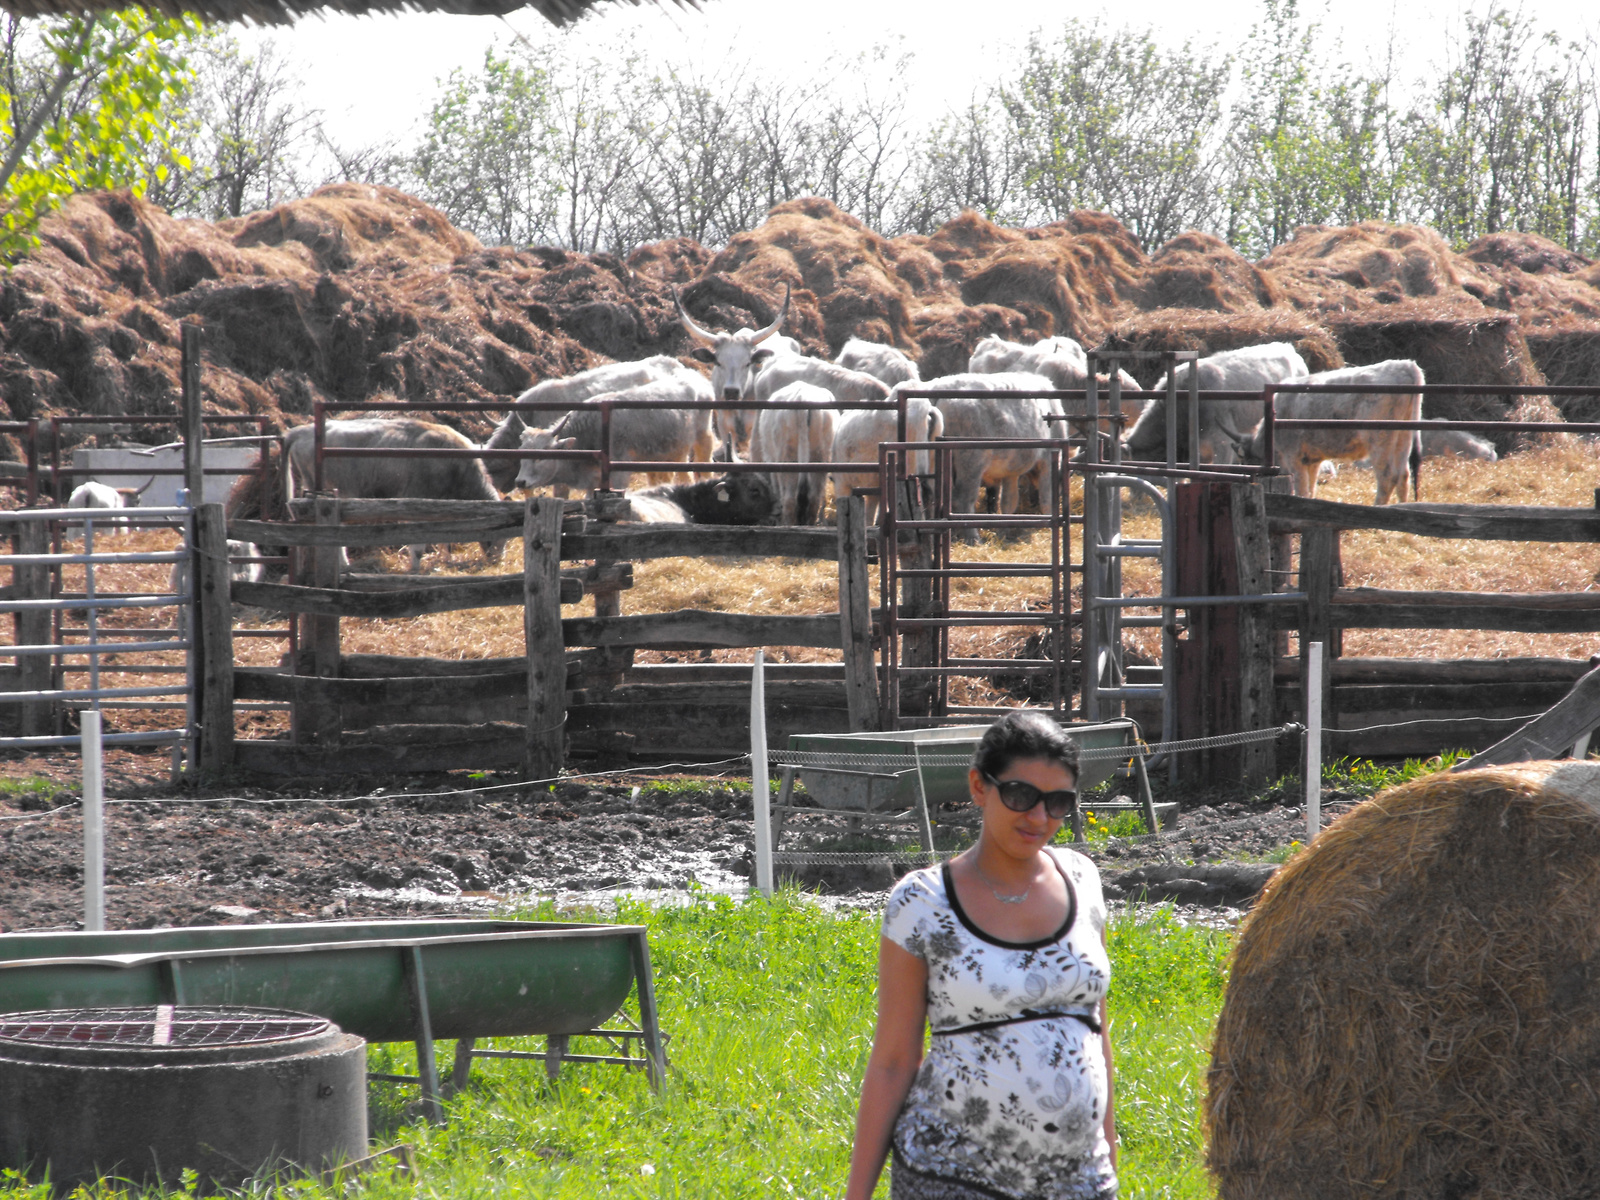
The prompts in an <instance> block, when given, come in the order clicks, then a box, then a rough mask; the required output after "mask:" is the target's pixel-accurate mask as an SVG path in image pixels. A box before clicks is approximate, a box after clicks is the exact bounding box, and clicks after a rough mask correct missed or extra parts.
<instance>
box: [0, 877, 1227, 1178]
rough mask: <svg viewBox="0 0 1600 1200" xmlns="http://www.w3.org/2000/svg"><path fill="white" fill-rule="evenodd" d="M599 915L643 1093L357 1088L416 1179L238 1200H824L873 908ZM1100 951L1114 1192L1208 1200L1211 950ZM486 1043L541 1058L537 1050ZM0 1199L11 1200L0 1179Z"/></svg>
mask: <svg viewBox="0 0 1600 1200" xmlns="http://www.w3.org/2000/svg"><path fill="white" fill-rule="evenodd" d="M526 915H530V916H541V917H550V916H553V915H554V914H553V913H551V912H550V911H549V910H539V911H536V912H532V913H529V914H526ZM604 916H605V918H607V919H611V918H615V919H618V920H623V921H636V922H642V923H644V924H645V925H647V926H648V927H649V929H650V948H651V954H652V957H653V960H654V965H655V975H656V989H657V996H658V998H659V1002H660V1007H661V1020H662V1026H663V1028H664V1029H665V1030H667V1031H668V1032H669V1033H670V1034H671V1038H672V1040H671V1042H670V1043H669V1047H668V1049H669V1054H670V1056H671V1059H672V1070H671V1071H670V1073H669V1078H668V1081H667V1084H666V1086H665V1088H664V1089H663V1090H662V1092H661V1093H660V1094H659V1095H657V1094H654V1093H652V1092H651V1091H650V1089H649V1087H648V1086H647V1084H646V1081H645V1079H644V1077H643V1075H642V1074H640V1073H637V1072H631V1071H625V1070H622V1069H619V1068H615V1067H604V1066H583V1065H578V1066H568V1067H566V1068H564V1069H563V1071H562V1073H561V1077H560V1079H559V1080H557V1081H556V1082H555V1083H553V1084H552V1083H550V1082H549V1081H548V1080H546V1078H545V1074H544V1068H543V1065H542V1064H541V1063H537V1062H510V1061H490V1062H486V1063H483V1064H482V1065H481V1067H480V1066H475V1067H474V1072H473V1083H472V1086H471V1088H470V1089H468V1090H467V1091H466V1092H464V1093H462V1094H461V1095H459V1096H457V1097H455V1098H454V1099H452V1100H451V1101H449V1103H448V1111H449V1123H448V1124H447V1125H446V1126H444V1127H443V1128H435V1127H432V1126H430V1125H427V1124H425V1123H423V1122H421V1121H420V1120H418V1119H417V1118H416V1117H415V1116H414V1115H408V1108H407V1102H408V1101H409V1100H410V1099H411V1098H413V1097H414V1096H415V1092H414V1091H411V1090H409V1089H402V1088H396V1087H392V1086H388V1085H381V1084H380V1085H374V1086H373V1092H374V1094H375V1096H378V1097H379V1105H378V1113H377V1115H378V1117H379V1118H380V1119H381V1120H382V1122H383V1124H384V1125H385V1126H386V1127H385V1128H381V1129H379V1128H375V1130H374V1139H375V1140H376V1141H378V1143H379V1144H380V1145H385V1146H386V1145H389V1144H392V1143H394V1142H397V1141H407V1142H411V1143H413V1144H414V1145H415V1147H416V1150H417V1166H418V1172H417V1176H416V1178H415V1179H412V1180H409V1181H408V1180H404V1179H399V1178H394V1177H390V1176H377V1177H372V1178H369V1180H367V1181H366V1182H364V1183H362V1184H360V1185H348V1186H347V1188H346V1189H345V1190H342V1191H336V1190H335V1189H332V1188H328V1187H323V1186H321V1185H318V1184H315V1183H311V1182H298V1183H293V1182H291V1183H284V1184H279V1185H277V1186H275V1187H274V1186H271V1185H264V1186H262V1187H260V1188H258V1189H252V1190H253V1191H256V1192H257V1193H258V1194H264V1193H266V1192H273V1193H275V1194H278V1195H282V1196H284V1197H289V1196H293V1197H297V1198H302V1197H303V1198H304V1200H325V1198H326V1200H333V1197H334V1196H335V1195H337V1196H339V1197H340V1198H341V1200H342V1198H343V1197H345V1196H347V1195H350V1194H351V1193H352V1192H354V1191H360V1192H364V1193H365V1194H367V1195H370V1196H371V1197H373V1198H375V1200H388V1198H389V1197H402V1196H403V1197H407V1198H412V1197H426V1198H427V1200H442V1198H446V1197H448V1198H449V1200H478V1198H479V1197H482V1198H484V1200H487V1198H488V1197H491V1196H493V1197H503V1196H517V1197H521V1196H528V1197H541V1198H542V1197H549V1198H552V1200H595V1198H596V1197H602V1196H603V1197H608V1198H609V1197H619V1198H630V1197H636V1198H645V1197H649V1198H652V1200H668V1198H671V1200H701V1198H703V1197H717V1198H718V1200H736V1198H744V1197H750V1198H757V1197H760V1198H766V1197H786V1196H796V1197H817V1198H819V1200H820V1198H823V1197H828V1198H832V1197H837V1196H838V1195H839V1194H840V1193H841V1192H842V1190H843V1185H844V1178H845V1172H846V1168H847V1164H848V1161H849V1153H850V1137H851V1131H852V1128H853V1125H854V1120H855V1110H856V1100H857V1089H858V1088H859V1086H860V1080H861V1074H862V1071H863V1069H864V1068H865V1065H866V1059H867V1054H868V1051H869V1050H870V1048H871V1037H872V1024H873V1015H874V1002H875V1001H874V987H875V980H876V954H877V941H878V919H879V918H878V914H876V913H842V914H837V915H833V914H828V913H825V912H823V911H822V910H820V909H818V908H817V907H816V906H814V905H812V904H810V903H808V902H807V901H806V900H804V899H803V898H801V897H798V896H796V895H795V894H794V893H792V892H791V893H780V894H779V896H778V897H777V898H775V899H774V900H773V901H772V902H770V903H764V902H759V901H758V902H752V903H748V904H735V903H733V902H732V901H730V900H728V899H727V898H725V897H719V898H707V899H704V900H701V901H697V902H694V903H692V904H690V905H687V906H684V907H679V908H661V909H652V908H647V907H644V906H641V905H632V904H624V905H622V906H621V907H620V908H619V909H618V910H617V911H616V912H614V913H613V912H607V913H605V914H604ZM1108 939H1109V943H1110V946H1111V953H1112V959H1113V964H1114V965H1113V978H1114V986H1113V993H1112V1001H1111V1017H1112V1036H1113V1039H1114V1042H1115V1046H1116V1054H1117V1116H1118V1125H1119V1127H1120V1131H1121V1137H1122V1148H1123V1149H1122V1152H1123V1160H1122V1175H1123V1189H1122V1195H1123V1196H1124V1197H1195V1198H1200V1197H1209V1196H1211V1195H1212V1191H1211V1188H1210V1185H1209V1183H1208V1181H1207V1179H1206V1176H1205V1173H1204V1171H1203V1169H1202V1168H1201V1166H1200V1155H1201V1137H1200V1127H1199V1119H1198V1111H1199V1099H1200V1088H1201V1086H1202V1081H1203V1076H1204V1069H1205V1062H1206V1044H1207V1039H1208V1038H1209V1035H1210V1030H1211V1026H1212V1024H1213V1022H1214V1021H1215V1018H1216V1013H1217V1011H1218V1008H1219V1006H1220V1001H1221V994H1222V987H1223V981H1224V958H1225V955H1226V952H1227V949H1228V939H1227V937H1226V935H1224V934H1220V933H1217V932H1214V931H1208V930H1197V929H1190V928H1186V927H1184V926H1182V925H1180V924H1178V922H1177V921H1176V920H1175V919H1174V918H1173V917H1172V915H1171V913H1170V912H1166V911H1163V910H1157V911H1156V912H1155V914H1154V915H1148V914H1147V915H1144V916H1141V917H1138V918H1135V917H1133V916H1131V915H1118V916H1116V917H1115V918H1114V919H1113V921H1112V923H1111V927H1110V930H1109V933H1108ZM496 1045H499V1046H501V1047H503V1048H504V1047H511V1046H521V1047H523V1048H527V1049H542V1046H543V1040H542V1039H523V1040H520V1041H519V1040H516V1039H507V1040H505V1041H501V1042H497V1043H496ZM440 1049H441V1051H442V1052H443V1054H442V1056H443V1058H444V1060H445V1061H444V1062H443V1063H442V1064H441V1065H442V1066H443V1067H444V1068H445V1069H446V1070H448V1060H449V1052H448V1047H445V1046H443V1045H441V1047H440ZM574 1049H575V1050H576V1049H581V1047H577V1046H575V1047H574ZM371 1059H372V1069H373V1070H379V1071H384V1070H389V1071H408V1070H410V1069H412V1067H413V1064H414V1057H413V1055H412V1054H411V1052H410V1048H409V1047H407V1046H405V1045H403V1044H402V1045H394V1046H381V1047H374V1048H373V1050H372V1051H371ZM0 1194H5V1195H9V1196H11V1197H21V1196H23V1195H24V1194H26V1193H25V1189H24V1188H23V1187H22V1186H20V1185H19V1184H18V1183H17V1181H16V1180H15V1179H14V1178H13V1179H11V1180H7V1181H0ZM38 1194H39V1193H37V1192H35V1193H34V1195H38ZM887 1194H888V1185H887V1176H885V1181H884V1183H883V1184H882V1185H881V1186H880V1190H879V1196H887Z"/></svg>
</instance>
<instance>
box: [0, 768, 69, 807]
mask: <svg viewBox="0 0 1600 1200" xmlns="http://www.w3.org/2000/svg"><path fill="white" fill-rule="evenodd" d="M77 798H78V794H77V792H75V791H73V790H72V789H71V788H70V787H67V786H65V785H63V784H60V783H57V782H56V781H55V780H53V779H46V778H45V777H44V776H43V775H24V776H23V777H22V778H20V779H0V801H7V802H9V803H11V804H13V805H15V806H16V807H17V808H20V809H22V810H23V811H24V812H46V811H48V810H49V809H52V808H60V807H61V806H62V805H64V804H71V803H72V802H73V801H75V800H76V799H77Z"/></svg>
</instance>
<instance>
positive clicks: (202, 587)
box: [191, 504, 234, 771]
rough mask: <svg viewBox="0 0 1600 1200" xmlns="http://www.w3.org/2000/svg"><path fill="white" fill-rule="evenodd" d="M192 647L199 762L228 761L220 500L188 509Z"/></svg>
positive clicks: (229, 638) (227, 638)
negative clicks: (191, 527) (190, 520)
mask: <svg viewBox="0 0 1600 1200" xmlns="http://www.w3.org/2000/svg"><path fill="white" fill-rule="evenodd" d="M194 544H195V554H194V559H193V563H194V567H195V573H194V596H195V604H194V614H195V620H194V621H193V622H192V623H191V628H193V629H195V630H197V632H196V634H195V635H194V636H195V637H196V639H197V640H196V643H195V650H194V652H197V653H198V654H199V655H200V669H199V671H197V672H196V679H197V681H198V683H199V685H200V695H199V697H198V700H199V709H200V765H201V766H202V767H203V768H204V769H206V770H207V771H218V770H221V769H222V768H224V767H228V766H231V765H232V764H233V733H234V730H233V605H232V601H231V594H230V591H231V574H230V572H229V569H228V521H227V516H226V515H225V514H224V513H223V510H222V505H220V504H203V505H200V506H199V507H198V508H196V509H195V514H194Z"/></svg>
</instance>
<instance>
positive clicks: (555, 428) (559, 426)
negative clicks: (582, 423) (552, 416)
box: [550, 409, 572, 438]
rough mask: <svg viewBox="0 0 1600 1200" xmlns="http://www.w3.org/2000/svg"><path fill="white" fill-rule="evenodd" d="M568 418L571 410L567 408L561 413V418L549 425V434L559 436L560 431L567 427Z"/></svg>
mask: <svg viewBox="0 0 1600 1200" xmlns="http://www.w3.org/2000/svg"><path fill="white" fill-rule="evenodd" d="M570 420H572V412H571V410H570V409H569V410H568V411H567V412H565V413H563V414H562V415H561V420H559V421H557V422H556V423H555V424H554V425H552V426H550V436H551V437H553V438H555V437H560V436H561V431H562V430H563V429H565V428H566V427H567V422H568V421H570Z"/></svg>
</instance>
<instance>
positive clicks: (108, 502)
mask: <svg viewBox="0 0 1600 1200" xmlns="http://www.w3.org/2000/svg"><path fill="white" fill-rule="evenodd" d="M151 478H152V480H153V479H154V476H152V477H151ZM149 486H150V484H149V483H146V484H145V485H144V487H145V488H147V487H149ZM143 491H144V488H139V489H138V490H134V489H132V488H114V487H111V486H110V485H109V484H104V483H100V482H99V481H97V480H94V479H91V480H89V481H88V482H87V483H80V484H79V485H78V486H77V487H75V488H73V489H72V495H71V496H69V497H68V498H67V507H68V508H105V509H112V508H136V507H138V504H139V496H140V494H141V493H142V492H143ZM97 523H98V524H99V525H100V527H101V528H102V529H104V528H105V526H106V525H107V524H111V525H114V526H115V527H116V531H117V532H118V533H121V534H123V535H124V536H126V534H127V532H128V519H127V518H126V517H117V518H115V519H114V520H112V521H109V522H107V521H101V522H97ZM78 528H79V532H80V533H81V532H82V526H81V525H80V526H79V527H78Z"/></svg>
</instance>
